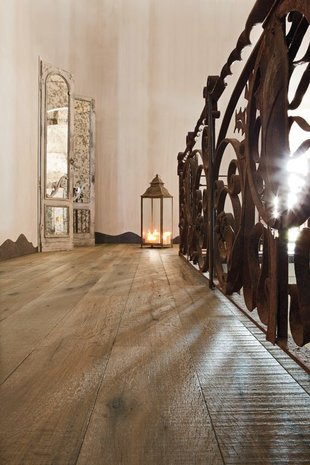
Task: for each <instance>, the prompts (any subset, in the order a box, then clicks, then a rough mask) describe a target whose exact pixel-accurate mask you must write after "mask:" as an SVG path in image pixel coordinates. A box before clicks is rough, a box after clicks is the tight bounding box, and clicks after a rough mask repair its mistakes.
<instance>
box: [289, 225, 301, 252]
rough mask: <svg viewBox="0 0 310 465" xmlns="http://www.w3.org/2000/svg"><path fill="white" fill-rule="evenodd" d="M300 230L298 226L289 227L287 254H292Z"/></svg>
mask: <svg viewBox="0 0 310 465" xmlns="http://www.w3.org/2000/svg"><path fill="white" fill-rule="evenodd" d="M299 233H300V230H299V228H291V229H289V230H288V244H287V251H288V253H289V254H293V253H294V250H295V242H296V241H297V239H298V236H299Z"/></svg>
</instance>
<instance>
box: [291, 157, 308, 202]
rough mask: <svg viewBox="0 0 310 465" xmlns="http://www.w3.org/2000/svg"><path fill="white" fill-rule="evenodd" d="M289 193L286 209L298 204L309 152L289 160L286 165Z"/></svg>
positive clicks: (306, 173)
mask: <svg viewBox="0 0 310 465" xmlns="http://www.w3.org/2000/svg"><path fill="white" fill-rule="evenodd" d="M287 171H288V172H289V173H290V174H289V176H288V187H289V192H288V194H287V207H288V209H289V210H290V209H292V208H294V206H295V205H296V204H297V203H298V195H297V194H299V193H300V192H301V191H302V189H303V188H304V187H305V184H306V179H307V176H308V171H309V151H307V152H305V153H304V154H302V155H300V157H298V158H291V159H290V160H289V161H288V163H287Z"/></svg>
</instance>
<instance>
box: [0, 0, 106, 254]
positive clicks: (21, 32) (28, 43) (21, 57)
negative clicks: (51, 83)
mask: <svg viewBox="0 0 310 465" xmlns="http://www.w3.org/2000/svg"><path fill="white" fill-rule="evenodd" d="M100 12H101V2H100V1H99V0H98V1H97V0H52V1H51V0H1V1H0V89H1V91H0V92H1V112H0V140H1V153H0V164H1V166H0V196H1V199H2V202H1V204H2V207H1V221H0V244H1V243H2V242H3V241H5V240H6V239H11V240H12V241H15V240H16V239H17V237H18V236H19V235H20V234H21V233H23V234H24V235H25V236H26V237H27V239H28V241H30V242H32V243H33V244H34V245H35V246H36V245H37V242H38V221H39V220H38V209H37V197H38V190H37V185H38V148H39V82H38V76H39V56H41V58H42V59H43V60H44V61H46V62H48V63H51V64H53V65H55V66H57V67H59V68H62V69H65V70H67V71H69V72H71V73H72V74H73V75H74V78H75V91H76V92H77V93H79V94H81V95H86V96H87V95H90V96H91V97H94V98H95V99H96V100H97V101H98V103H100V100H101V99H100V97H101V94H100V92H98V89H100V88H101V83H100V82H99V81H100V70H99V67H98V63H100V60H101V56H102V54H101V53H100V51H101V50H100V47H101V44H102V41H101V40H100V30H101V27H100ZM99 55H100V58H99ZM102 67H103V65H102V64H101V66H100V69H102ZM99 122H100V118H99Z"/></svg>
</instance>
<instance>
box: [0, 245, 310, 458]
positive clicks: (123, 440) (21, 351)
mask: <svg viewBox="0 0 310 465" xmlns="http://www.w3.org/2000/svg"><path fill="white" fill-rule="evenodd" d="M70 271H72V273H73V274H70ZM0 279H1V281H2V285H4V287H3V289H4V296H2V305H3V306H4V307H7V311H6V313H5V315H4V317H3V320H2V322H1V325H2V326H1V359H0V366H1V370H2V373H3V380H4V381H3V383H2V385H1V387H0V402H1V417H0V444H1V447H0V464H1V465H21V464H23V465H52V464H53V465H86V464H87V465H140V464H141V465H142V464H143V465H144V464H147V465H177V464H178V465H223V464H235V465H237V464H247V465H248V464H249V463H253V464H262V465H268V464H289V463H291V464H294V465H295V464H308V463H310V432H309V414H310V402H309V394H308V393H307V392H306V390H305V389H304V388H303V387H302V386H301V385H300V384H298V383H297V382H296V381H295V380H294V378H293V377H292V376H291V375H290V374H289V373H288V372H287V369H285V368H284V363H283V364H282V363H279V362H278V361H277V360H276V359H275V357H274V356H273V353H274V352H273V351H274V350H275V349H274V347H273V346H271V347H272V350H271V352H269V351H268V350H267V349H266V347H264V346H263V345H262V344H261V342H260V341H259V340H258V339H257V338H256V337H255V335H254V334H253V333H255V331H254V330H253V333H252V332H251V331H250V330H249V328H246V327H245V326H244V324H243V323H242V321H241V320H242V316H241V318H238V312H235V311H234V312H232V310H231V309H232V307H231V306H232V304H231V303H230V302H229V301H227V300H226V299H224V298H223V296H222V295H221V294H220V293H219V292H218V291H210V290H209V289H208V288H207V287H206V285H205V284H206V283H205V280H204V278H203V277H201V276H200V275H199V274H198V273H196V272H195V271H194V270H192V269H191V268H190V266H188V264H187V263H186V262H184V260H182V259H181V258H180V257H178V256H177V251H176V250H175V249H165V250H160V249H153V250H151V249H141V248H140V247H137V246H135V245H120V244H119V245H107V244H106V245H102V246H98V247H91V248H83V249H77V250H73V251H72V252H65V253H57V254H56V253H55V254H52V253H48V254H38V255H37V256H28V257H22V258H18V259H14V260H11V261H9V262H6V263H2V264H0ZM49 282H50V285H48V283H49ZM26 283H28V284H27V285H26ZM12 293H16V294H15V295H13V296H10V294H12ZM13 297H14V298H13ZM252 329H253V328H252ZM267 347H268V346H267ZM278 350H279V349H278ZM286 358H288V357H287V356H286V355H285V354H284V355H283V356H282V358H280V360H284V359H286ZM291 370H292V371H294V373H295V372H296V374H298V376H299V377H300V379H301V378H302V377H303V375H305V373H304V372H303V371H302V370H301V368H300V367H298V366H297V365H294V366H292V367H291ZM305 376H308V375H305ZM302 379H303V383H304V384H303V385H304V387H305V388H307V387H308V388H309V377H308V379H307V378H302Z"/></svg>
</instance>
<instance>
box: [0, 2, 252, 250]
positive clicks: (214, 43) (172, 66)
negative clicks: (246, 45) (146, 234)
mask: <svg viewBox="0 0 310 465" xmlns="http://www.w3.org/2000/svg"><path fill="white" fill-rule="evenodd" d="M253 4H254V0H243V1H242V2H240V0H0V88H1V101H2V110H1V112H0V140H1V148H0V151H1V152H0V163H1V166H0V195H1V199H2V202H1V203H2V208H1V221H0V244H1V243H2V242H3V241H4V240H6V239H8V238H9V239H12V240H16V239H17V237H18V236H19V234H20V233H24V234H25V235H26V237H27V239H28V240H29V241H31V242H33V244H34V245H37V222H38V219H37V158H38V57H39V56H41V57H42V59H43V60H44V61H47V62H49V63H51V64H53V65H55V66H57V67H60V68H63V69H65V70H67V71H69V72H71V73H72V74H73V75H74V78H75V90H76V92H77V93H78V94H82V95H86V96H90V97H93V98H95V100H96V110H97V111H96V113H97V127H96V145H97V150H96V151H97V165H96V195H97V204H96V228H95V229H96V231H98V232H103V233H106V234H111V235H116V234H120V233H123V232H125V231H132V232H136V233H138V234H139V230H140V224H139V221H140V214H139V208H140V194H142V193H143V192H144V190H145V189H146V187H147V186H148V183H149V182H150V181H151V179H152V178H153V177H154V176H155V174H156V173H158V174H160V175H161V177H162V178H163V180H164V181H165V184H166V187H167V188H168V190H169V191H170V192H171V193H172V194H173V195H174V197H175V201H176V207H177V197H178V178H177V175H176V156H177V153H178V152H179V151H181V150H183V149H184V147H185V136H186V133H187V131H189V130H192V129H193V128H194V125H195V123H196V120H197V118H198V116H199V115H200V112H201V109H202V106H203V99H202V89H203V86H204V85H205V82H206V77H207V75H208V74H217V73H219V72H220V70H221V68H222V65H223V64H224V62H225V61H226V59H227V56H228V54H229V53H230V51H231V50H232V49H233V48H234V47H235V43H236V40H237V38H238V36H239V34H240V33H241V31H242V29H243V26H244V24H245V21H246V18H247V16H248V14H249V12H250V10H251V8H252V6H253ZM175 231H177V208H176V209H175Z"/></svg>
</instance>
